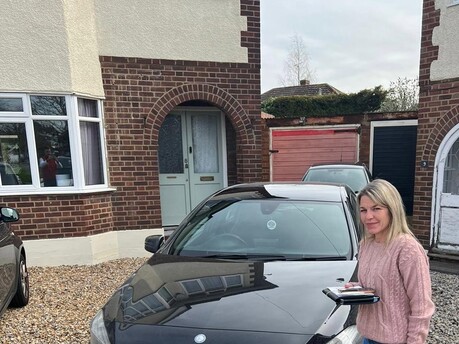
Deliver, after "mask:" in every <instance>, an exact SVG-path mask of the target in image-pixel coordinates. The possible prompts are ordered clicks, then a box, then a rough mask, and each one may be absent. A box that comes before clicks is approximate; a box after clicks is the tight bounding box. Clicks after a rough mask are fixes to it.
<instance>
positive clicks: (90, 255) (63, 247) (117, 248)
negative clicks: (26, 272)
mask: <svg viewBox="0 0 459 344" xmlns="http://www.w3.org/2000/svg"><path fill="white" fill-rule="evenodd" d="M163 234H164V230H163V229H143V230H130V231H117V232H108V233H103V234H97V235H92V236H88V237H76V238H61V239H41V240H25V241H24V248H25V250H26V256H27V265H28V266H59V265H92V264H97V263H102V262H106V261H108V260H113V259H118V258H130V257H131V258H137V257H150V256H151V253H150V252H147V251H145V249H144V243H145V238H146V237H147V236H149V235H163Z"/></svg>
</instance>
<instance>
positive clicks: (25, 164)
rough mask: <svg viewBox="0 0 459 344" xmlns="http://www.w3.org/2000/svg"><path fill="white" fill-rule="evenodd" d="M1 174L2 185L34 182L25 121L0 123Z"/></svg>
mask: <svg viewBox="0 0 459 344" xmlns="http://www.w3.org/2000/svg"><path fill="white" fill-rule="evenodd" d="M0 174H1V176H0V177H1V183H2V185H17V184H31V183H32V178H31V174H30V161H29V151H28V150H27V135H26V129H25V124H24V123H0Z"/></svg>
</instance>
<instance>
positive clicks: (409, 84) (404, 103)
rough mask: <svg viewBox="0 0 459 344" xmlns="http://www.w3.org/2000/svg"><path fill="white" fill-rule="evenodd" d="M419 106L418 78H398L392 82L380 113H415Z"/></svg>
mask: <svg viewBox="0 0 459 344" xmlns="http://www.w3.org/2000/svg"><path fill="white" fill-rule="evenodd" d="M418 105H419V82H418V78H414V79H408V78H400V77H399V78H398V79H397V81H391V83H390V88H389V90H388V92H387V96H386V99H385V100H384V102H383V103H382V104H381V108H380V110H379V111H383V112H395V111H414V110H417V109H418Z"/></svg>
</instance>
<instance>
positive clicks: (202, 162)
mask: <svg viewBox="0 0 459 344" xmlns="http://www.w3.org/2000/svg"><path fill="white" fill-rule="evenodd" d="M217 124H218V117H216V116H212V115H206V116H202V115H195V116H193V117H192V123H191V126H192V128H191V130H192V132H193V148H194V152H193V159H194V160H193V162H194V172H195V173H217V172H218V128H217Z"/></svg>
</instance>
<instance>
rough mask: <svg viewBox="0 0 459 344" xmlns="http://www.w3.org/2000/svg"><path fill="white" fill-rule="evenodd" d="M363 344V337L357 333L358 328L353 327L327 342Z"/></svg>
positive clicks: (330, 343)
mask: <svg viewBox="0 0 459 344" xmlns="http://www.w3.org/2000/svg"><path fill="white" fill-rule="evenodd" d="M357 343H362V336H361V335H360V333H359V332H358V331H357V326H355V325H352V326H349V327H348V328H346V329H345V330H344V331H342V332H341V333H340V334H338V335H337V336H336V337H335V338H333V339H332V340H330V341H329V342H327V344H357Z"/></svg>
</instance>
